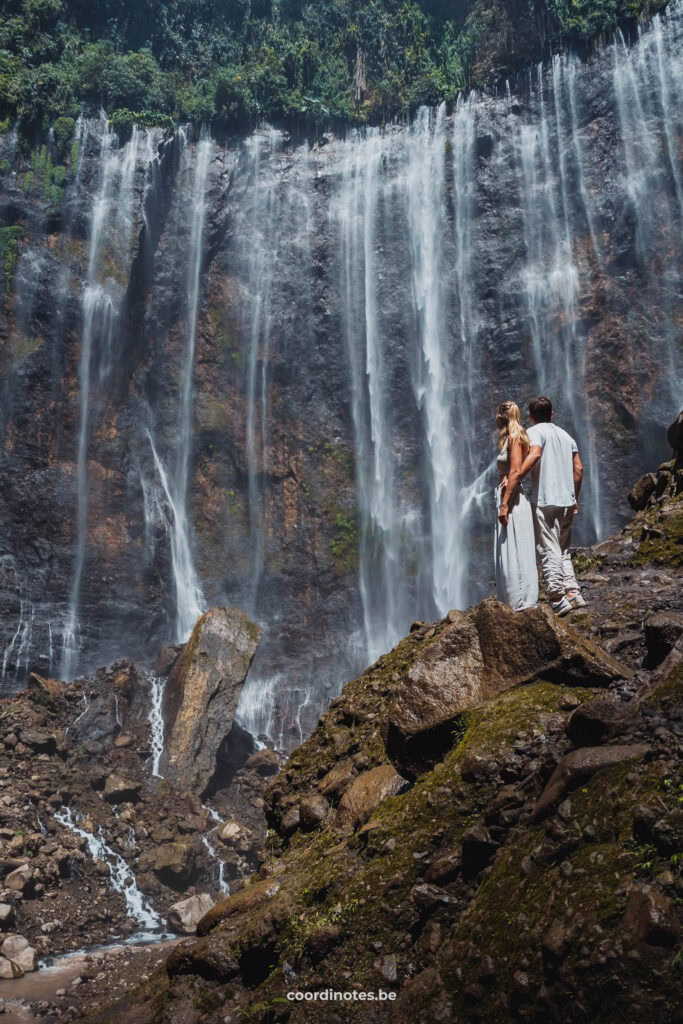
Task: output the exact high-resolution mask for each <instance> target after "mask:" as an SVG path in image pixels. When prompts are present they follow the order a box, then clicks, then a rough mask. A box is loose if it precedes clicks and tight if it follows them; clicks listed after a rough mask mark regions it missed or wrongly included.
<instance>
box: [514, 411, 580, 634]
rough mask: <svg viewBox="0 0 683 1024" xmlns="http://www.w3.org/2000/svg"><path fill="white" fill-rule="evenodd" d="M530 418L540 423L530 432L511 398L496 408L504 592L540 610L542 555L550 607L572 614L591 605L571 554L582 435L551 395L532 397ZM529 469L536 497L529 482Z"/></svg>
mask: <svg viewBox="0 0 683 1024" xmlns="http://www.w3.org/2000/svg"><path fill="white" fill-rule="evenodd" d="M529 416H530V418H531V423H532V426H530V427H529V429H528V430H525V429H524V427H523V426H522V423H521V421H520V417H519V407H518V406H517V405H516V404H515V403H514V402H503V403H502V404H501V405H499V406H498V411H497V413H496V426H497V427H498V431H499V437H498V448H499V452H498V458H497V460H496V465H497V467H498V472H499V473H500V483H499V485H498V487H497V488H496V504H497V507H498V522H497V525H496V544H495V562H496V591H497V594H498V597H499V598H500V600H501V601H505V602H506V603H507V604H509V605H510V607H511V608H513V609H514V610H515V611H519V610H520V609H522V608H532V607H533V606H534V605H535V604H536V603H537V602H538V571H537V569H536V556H537V555H538V560H539V561H540V563H541V567H542V570H543V582H544V583H545V587H546V590H547V592H548V600H549V601H550V606H551V608H552V610H553V611H554V612H555V613H556V614H557V615H566V614H567V613H568V612H570V611H571V610H572V608H581V607H583V605H585V603H586V602H585V601H584V599H583V597H582V596H581V589H580V587H579V584H578V583H577V580H576V576H575V575H574V568H573V566H572V560H571V555H570V553H569V545H570V543H571V534H572V524H573V522H574V516H575V515H576V514H577V512H578V510H579V506H578V497H579V491H580V489H581V480H582V477H583V467H582V465H581V459H580V458H579V451H578V448H577V446H576V441H575V440H574V438H573V437H570V435H569V434H568V433H567V432H566V431H565V430H562V428H561V427H558V426H556V425H555V424H554V423H553V422H552V419H553V407H552V403H551V401H550V399H549V398H545V397H540V398H534V399H532V401H531V402H529ZM528 473H531V481H532V487H531V501H529V500H528V499H527V497H526V495H525V493H524V491H523V490H522V486H521V482H522V480H523V479H524V477H525V476H526V475H527V474H528Z"/></svg>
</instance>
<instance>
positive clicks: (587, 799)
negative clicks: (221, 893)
mask: <svg viewBox="0 0 683 1024" xmlns="http://www.w3.org/2000/svg"><path fill="white" fill-rule="evenodd" d="M681 422H683V421H681V420H680V419H679V421H678V427H675V428H674V432H673V433H672V434H671V435H670V436H671V437H672V439H673V441H675V443H676V447H677V448H678V452H677V453H676V456H675V459H674V460H673V461H672V462H670V463H667V464H665V465H664V466H663V467H661V468H660V470H659V472H658V473H657V474H655V475H654V477H653V481H650V482H649V483H646V484H645V485H644V484H643V483H642V482H641V483H640V484H639V485H638V486H637V487H636V488H635V489H634V492H633V494H632V502H633V503H635V504H638V505H641V506H643V507H641V508H640V510H639V511H638V512H637V513H636V515H635V517H634V518H633V520H632V521H631V523H630V524H629V525H628V526H627V527H626V528H625V530H624V531H623V532H622V533H621V534H619V535H618V536H616V537H614V538H612V539H610V540H609V541H608V542H605V543H602V544H600V545H597V546H596V547H595V548H592V549H586V550H584V551H582V552H580V553H578V555H577V558H576V561H577V567H578V569H579V571H580V574H581V578H582V585H583V587H584V593H585V595H586V597H587V599H588V605H587V607H586V609H582V610H581V611H578V612H574V613H572V615H571V616H570V617H569V619H568V620H564V621H563V622H558V621H557V620H553V618H552V616H551V615H550V612H549V611H548V610H547V608H544V607H543V606H541V607H540V608H538V609H535V610H532V611H529V612H523V613H517V614H516V615H515V614H513V613H510V612H509V611H508V610H506V609H505V608H504V607H503V606H500V605H498V604H497V603H496V602H495V601H492V600H491V599H489V600H486V601H484V602H483V603H482V604H480V605H479V606H477V607H475V608H474V609H472V610H471V611H470V612H468V613H466V614H463V613H454V614H452V615H449V616H448V617H446V618H445V619H442V620H437V621H435V622H428V623H422V622H418V623H415V624H414V627H413V629H412V631H411V633H410V635H409V636H407V637H406V638H405V639H404V640H402V641H401V642H400V643H399V644H398V645H397V646H396V647H395V648H394V649H393V650H392V651H391V652H390V653H388V654H386V655H385V656H383V657H381V658H380V659H379V660H378V661H377V662H376V663H375V664H373V665H372V666H371V667H370V668H369V669H368V670H367V671H366V672H365V673H363V675H362V676H360V677H359V678H358V679H356V680H354V681H353V682H351V683H349V684H348V685H347V686H346V687H345V689H344V691H343V693H342V694H341V696H340V697H338V698H337V699H336V700H334V701H333V702H332V704H331V705H330V708H329V710H328V712H327V713H326V714H325V715H323V717H322V719H321V720H320V722H319V724H318V726H317V727H316V729H315V730H314V731H313V733H312V735H311V736H310V738H309V739H308V740H307V741H306V742H305V743H304V744H303V745H302V746H300V747H299V748H298V749H297V750H295V751H294V752H293V754H292V755H291V757H290V758H289V760H288V762H287V763H286V764H285V765H284V767H283V769H282V771H281V773H280V774H279V775H278V776H277V777H276V778H275V779H274V780H273V781H272V783H271V785H270V786H269V788H268V791H267V793H266V813H267V817H268V821H269V825H270V831H269V833H268V837H267V840H266V843H265V847H264V857H265V859H264V862H263V864H262V865H261V867H260V869H259V871H258V872H257V873H256V874H255V875H254V876H253V877H252V878H251V879H250V881H249V884H248V885H246V886H245V887H244V888H243V889H241V890H240V892H238V893H236V894H234V895H232V896H230V897H229V898H228V899H227V900H224V901H222V902H219V903H218V904H217V905H216V906H215V907H214V908H213V909H212V910H211V911H210V912H209V913H208V914H207V915H206V916H205V917H204V918H203V919H202V920H201V921H200V922H199V925H198V934H199V938H197V939H192V940H188V941H184V942H181V943H180V944H179V945H177V946H176V947H175V949H174V950H173V951H172V953H171V954H170V956H169V957H168V959H167V961H166V965H165V970H163V971H161V972H157V973H156V974H154V975H152V977H151V978H150V979H149V980H147V981H145V982H144V983H143V984H141V985H140V986H139V987H138V988H137V990H135V991H134V992H133V993H132V994H130V995H127V996H124V997H123V998H121V999H118V1000H117V1001H116V1002H114V1003H112V1004H109V1005H107V1006H106V1007H103V1008H100V1009H98V1010H97V1011H95V1012H92V1013H90V1014H89V1015H88V1019H89V1020H91V1021H92V1022H93V1024H95V1022H97V1024H110V1022H113V1021H117V1022H130V1024H152V1022H154V1024H162V1022H163V1024H199V1022H202V1024H205V1022H206V1024H210V1022H211V1024H213V1022H215V1024H218V1022H226V1021H227V1022H236V1021H240V1020H245V1019H249V1020H257V1021H262V1022H264V1024H265V1022H273V1021H285V1020H289V1021H292V1022H295V1021H303V1020H305V1019H307V1018H310V1014H311V1013H315V1019H316V1021H318V1020H319V1021H329V1022H330V1024H333V1022H334V1024H336V1022H340V1021H344V1020H359V1021H364V1022H366V1021H367V1022H372V1021H380V1020H391V1021H396V1022H397V1024H398V1022H401V1024H403V1022H405V1024H408V1022H424V1024H427V1022H430V1024H431V1022H433V1021H444V1022H446V1021H465V1020H466V1021H473V1022H474V1021H482V1022H483V1021H487V1022H491V1021H493V1022H500V1024H502V1022H508V1021H518V1020H521V1021H533V1022H538V1024H540V1022H541V1021H556V1022H558V1024H560V1022H562V1024H565V1022H573V1021H576V1022H577V1024H578V1022H579V1021H586V1020H597V1019H600V1020H602V1021H606V1022H610V1024H611V1022H615V1024H616V1022H618V1021H622V1020H624V1019H627V1020H629V1021H633V1022H641V1021H642V1022H646V1021H651V1020H652V1019H653V1016H654V1018H655V1019H656V1020H657V1021H658V1022H660V1021H661V1022H662V1024H673V1022H674V1021H675V1020H677V1019H678V1017H679V1010H680V1005H681V998H682V995H683V980H682V979H683V975H681V971H680V966H679V965H680V944H681V906H682V902H683V878H682V877H681V853H683V816H682V812H681V808H680V794H681V787H682V786H683V779H681V772H680V767H681V754H683V743H682V738H681V733H682V725H683V587H682V586H681V583H682V581H683V565H682V563H681V554H682V551H683V547H682V544H683V533H682V530H683V487H682V486H681V484H682V482H683V478H682V476H681V455H680V449H681V447H683V446H682V445H681V440H683V439H681V437H680V425H681ZM650 483H652V484H653V486H652V487H650ZM644 491H648V494H647V495H645V497H643V493H644ZM518 630H521V631H523V633H524V634H525V637H526V642H525V641H524V640H521V641H520V639H519V634H518V633H517V631H518ZM516 634H517V635H516ZM531 640H533V642H530V641H531ZM607 648H609V649H610V650H609V651H608V650H607ZM473 652H474V653H473ZM506 664H507V665H509V666H511V668H510V672H509V675H508V678H507V682H508V685H507V686H506V685H505V681H504V677H505V666H506ZM454 665H455V666H457V669H458V672H459V674H460V680H461V682H462V683H463V684H466V685H464V686H461V688H460V691H458V687H457V685H456V686H454V685H452V684H450V685H451V689H450V690H449V679H450V678H451V676H452V674H453V669H454ZM501 680H502V681H501ZM444 685H445V689H444V691H443V692H444V693H445V694H446V695H447V696H448V700H446V701H444V703H443V705H442V707H441V713H440V716H439V715H438V714H437V709H438V702H437V701H434V700H432V699H431V698H430V692H431V691H432V690H435V689H437V688H438V687H443V686H444ZM420 689H422V691H423V692H424V694H425V700H424V702H423V704H422V705H420V701H419V700H418V699H417V694H418V693H419V692H420ZM482 697H483V702H482V700H481V698H482ZM392 736H393V740H392ZM397 736H400V737H402V739H403V742H401V743H397V742H396V737H397ZM408 739H411V740H414V741H415V742H414V743H412V745H411V743H409V742H407V740H408ZM411 780H412V781H411ZM380 989H382V990H383V991H384V992H385V993H387V994H388V995H387V996H386V999H385V1001H384V1002H382V1003H380V1002H379V1001H372V1000H370V999H368V998H366V997H364V996H361V995H360V993H366V992H373V993H378V991H379V990H380ZM328 990H334V991H335V992H346V993H347V995H346V997H345V999H338V1000H335V999H333V998H332V996H331V995H330V994H329V992H328ZM296 992H300V993H302V994H303V993H308V995H306V996H305V998H304V997H303V995H302V996H301V997H300V998H299V999H297V998H296V997H294V998H288V993H296ZM324 993H327V995H325V994H324ZM354 993H355V995H354ZM313 999H314V1000H315V1004H316V1005H315V1007H314V1008H313V1007H311V1006H310V1005H309V1001H312V1000H313ZM361 1001H362V1002H363V1003H364V1005H363V1006H360V1005H359V1003H360V1002H361Z"/></svg>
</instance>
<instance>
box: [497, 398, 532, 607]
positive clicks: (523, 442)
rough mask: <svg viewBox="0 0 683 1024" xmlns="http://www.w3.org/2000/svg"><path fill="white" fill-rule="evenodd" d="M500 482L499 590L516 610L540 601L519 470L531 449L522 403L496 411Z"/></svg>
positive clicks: (528, 508) (508, 404) (504, 404)
mask: <svg viewBox="0 0 683 1024" xmlns="http://www.w3.org/2000/svg"><path fill="white" fill-rule="evenodd" d="M496 426H497V427H498V458H497V459H496V465H497V467H498V472H499V474H500V483H499V485H498V487H497V488H496V505H497V507H498V522H497V524H496V543H495V561H496V593H497V595H498V598H499V600H501V601H505V603H506V604H509V605H510V607H511V608H513V609H514V610H515V611H520V610H521V609H522V608H533V606H534V605H535V604H536V603H537V602H538V572H537V569H536V541H535V537H534V520H533V515H532V511H531V505H530V504H529V501H528V499H527V497H526V495H525V494H524V491H523V490H522V487H521V481H520V478H519V471H520V469H521V466H522V462H523V461H524V459H525V457H526V455H527V454H528V452H529V438H528V437H527V433H526V431H525V429H524V427H523V426H522V423H521V421H520V418H519V406H517V405H516V404H515V403H514V402H502V403H501V404H500V405H499V406H498V409H497V411H496Z"/></svg>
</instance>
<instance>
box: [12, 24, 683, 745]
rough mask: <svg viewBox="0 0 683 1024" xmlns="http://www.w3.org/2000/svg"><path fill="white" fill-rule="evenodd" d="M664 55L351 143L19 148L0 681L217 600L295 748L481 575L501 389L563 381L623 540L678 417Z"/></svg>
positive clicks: (549, 388) (155, 138)
mask: <svg viewBox="0 0 683 1024" xmlns="http://www.w3.org/2000/svg"><path fill="white" fill-rule="evenodd" d="M680 35H681V6H680V4H677V5H674V6H672V7H671V8H670V9H669V12H668V14H666V15H664V16H662V17H661V18H655V19H654V20H653V21H652V22H651V23H650V25H649V26H648V27H647V28H646V29H644V31H643V33H642V36H641V38H640V39H639V40H638V41H637V42H636V43H635V45H634V46H633V47H627V46H626V45H625V43H624V41H623V40H622V39H621V38H617V39H616V40H615V42H614V44H613V45H612V46H609V47H607V48H606V49H605V50H603V51H602V52H600V53H597V54H595V56H593V57H592V58H591V59H590V60H589V61H588V62H587V63H581V62H579V61H578V60H577V59H575V58H572V57H557V58H555V60H554V61H553V62H552V64H551V65H548V66H545V67H539V68H533V69H531V70H530V71H529V72H528V74H526V75H523V76H521V77H520V78H519V79H518V80H517V81H516V82H515V83H511V85H510V89H509V91H508V92H507V95H502V96H500V97H498V98H494V97H477V96H471V97H470V98H469V99H468V100H466V101H461V102H459V104H458V106H457V107H456V109H455V110H454V111H453V112H451V113H448V112H447V111H446V110H444V109H443V108H442V109H439V110H426V109H424V110H422V111H420V112H419V114H418V115H417V117H416V118H415V119H414V121H412V122H411V123H410V124H397V125H394V126H391V127H388V128H387V129H385V130H381V131H380V130H368V131H367V132H366V133H363V134H355V133H352V134H350V135H349V136H348V137H347V138H345V139H337V138H332V137H330V136H323V137H322V138H320V139H318V140H315V141H313V140H309V141H305V140H303V139H300V138H297V137H296V136H295V135H286V134H284V133H282V132H280V131H276V130H274V129H267V130H266V129H264V130H263V131H259V132H257V133H255V134H254V135H253V136H251V137H250V138H247V139H245V140H223V141H218V140H214V139H210V138H207V137H202V138H201V139H198V140H192V139H190V138H189V137H188V136H187V135H186V133H184V132H183V131H180V130H179V131H178V132H177V133H176V134H175V135H174V136H173V137H172V138H163V137H162V136H161V134H160V133H159V132H158V131H155V130H149V131H144V130H136V131H134V133H133V135H132V137H131V138H130V139H129V140H128V141H124V142H120V141H119V140H117V139H116V138H115V136H113V135H112V133H111V132H110V130H109V129H108V128H107V126H106V124H105V123H104V122H98V121H82V122H79V123H78V124H77V125H76V127H75V130H74V137H73V139H72V140H71V141H70V143H69V147H70V149H69V148H67V151H66V152H65V151H64V149H63V148H61V149H60V150H59V151H58V148H57V144H56V142H55V139H54V138H53V137H52V136H51V137H50V138H49V139H47V140H46V145H45V149H44V150H43V151H37V152H36V153H34V154H33V155H32V156H28V155H26V154H24V153H23V152H22V151H21V148H20V146H19V145H18V143H17V138H16V135H15V134H14V133H13V132H11V131H10V132H8V133H7V134H6V135H5V136H3V137H2V139H0V147H1V150H2V152H1V153H0V159H2V161H3V164H2V166H3V167H4V172H3V177H2V185H1V189H2V191H1V199H0V211H1V214H2V222H3V224H4V225H5V226H4V227H3V228H2V252H3V260H4V266H3V271H4V281H3V284H4V301H3V305H2V313H1V319H0V346H1V347H0V387H1V388H2V392H1V393H2V408H1V414H0V436H1V438H2V453H1V455H0V509H1V512H0V602H1V604H2V612H3V614H2V625H1V626H0V631H1V633H0V652H2V653H1V654H0V657H2V661H1V662H0V668H1V671H2V676H3V680H2V686H3V688H5V689H12V688H15V687H17V686H19V685H20V684H21V682H22V680H23V678H24V676H25V673H26V671H27V670H28V669H33V668H35V669H37V670H43V671H48V670H49V671H50V672H53V673H61V674H62V675H63V676H64V677H72V676H74V675H76V674H77V673H78V672H80V671H84V670H85V669H86V668H88V667H90V666H92V665H93V664H95V663H102V662H103V661H106V660H108V659H109V660H111V659H113V658H114V657H116V656H120V655H122V654H127V655H131V656H134V657H137V658H141V657H142V658H144V657H149V656H150V655H151V652H153V651H154V650H155V649H156V647H158V646H159V645H160V644H161V643H162V642H166V641H168V640H174V639H176V640H177V639H186V636H187V634H188V632H189V627H190V626H191V624H192V621H193V620H194V618H195V617H196V614H197V612H198V611H200V610H202V608H204V607H206V606H208V605H209V604H219V603H220V604H224V603H229V604H232V605H235V606H237V607H242V608H244V609H245V610H247V611H248V612H249V613H250V614H251V615H252V616H253V617H256V618H257V619H258V620H259V621H260V622H262V623H263V624H264V625H265V627H266V637H265V640H264V644H263V650H262V652H259V655H258V656H257V660H256V662H255V664H254V670H253V680H252V682H251V684H250V686H248V689H247V692H246V694H245V695H244V699H243V702H242V706H241V710H240V715H241V718H242V720H243V722H244V723H245V724H247V725H248V726H249V727H250V728H251V729H252V730H254V731H255V732H266V733H268V734H269V735H271V736H272V737H273V738H274V739H275V740H276V741H277V742H278V744H280V745H282V746H290V745H292V744H293V743H294V742H297V741H298V740H299V739H300V738H301V736H302V735H303V734H305V733H307V732H308V731H309V730H310V727H311V726H312V724H313V723H314V722H315V720H316V719H317V716H318V713H319V710H320V707H321V705H322V704H323V703H324V702H325V701H326V699H327V698H329V696H330V694H331V693H332V692H333V691H336V690H337V689H338V688H339V686H340V684H341V682H342V681H343V680H344V678H346V677H348V676H349V675H350V674H351V673H352V670H353V669H355V668H357V667H358V666H359V665H360V664H361V662H362V663H366V662H367V659H368V656H370V657H372V656H374V655H376V654H377V653H379V652H380V651H382V650H385V649H387V648H388V647H389V646H391V644H392V643H393V642H394V641H395V640H396V638H397V637H398V636H400V635H402V634H403V632H405V630H406V628H407V626H408V625H409V623H410V621H411V619H412V618H414V617H416V616H418V615H419V616H422V617H425V618H427V617H434V616H435V615H436V614H437V613H443V612H445V611H446V610H448V608H450V607H454V606H461V607H464V606H465V605H467V604H468V603H471V602H472V601H474V600H475V599H477V598H478V597H480V596H481V595H482V593H483V592H485V591H486V590H487V589H488V585H489V577H490V573H491V568H490V559H489V548H490V532H491V516H492V500H491V497H490V493H491V490H492V488H493V484H494V480H493V479H492V477H491V470H490V463H491V459H492V456H493V447H494V446H493V439H492V432H491V426H492V414H493V409H494V407H495V405H496V403H497V402H498V401H500V400H502V399H503V398H507V397H514V398H517V399H518V400H519V402H520V404H523V403H524V401H525V399H527V398H528V397H530V396H531V394H532V393H534V392H538V391H539V390H542V391H546V392H549V393H550V394H551V395H552V397H553V399H554V401H555V404H556V409H557V413H556V415H557V419H558V422H561V423H562V424H563V425H565V426H567V428H568V429H570V430H571V431H572V432H573V433H575V435H576V436H577V438H578V440H579V445H580V448H581V451H582V454H583V457H584V461H585V463H586V465H587V479H586V488H585V492H584V493H585V498H584V501H583V509H582V517H581V528H580V529H581V533H582V539H584V540H588V539H593V538H595V537H599V536H601V535H603V536H604V535H606V533H607V532H608V531H609V530H611V529H613V528H614V527H615V526H616V525H617V524H618V523H619V521H620V518H621V515H622V511H623V502H622V494H623V492H624V489H625V486H626V485H627V484H628V483H629V482H630V481H631V480H632V479H633V478H634V477H635V476H637V475H638V474H639V473H640V472H641V471H642V468H643V467H644V466H645V465H646V464H647V465H651V464H652V462H653V459H656V454H657V453H656V448H657V445H658V444H659V441H658V440H655V439H658V438H659V436H660V433H661V434H662V437H663V431H661V429H660V428H661V427H663V426H664V425H665V424H666V423H668V422H669V420H670V419H671V418H672V416H673V415H674V414H675V413H676V412H677V411H678V408H679V407H680V394H681V385H682V381H681V370H680V367H681V360H680V353H681V349H680V331H679V329H678V327H677V321H676V316H677V305H676V303H677V297H678V294H679V291H680V277H679V276H678V275H679V268H678V264H677V258H676V257H677V252H678V247H679V244H680V231H681V224H682V219H681V199H682V197H683V186H682V178H681V172H680V163H679V160H678V154H679V151H680V142H681V135H680V130H681V129H680V122H677V120H676V116H677V113H676V112H677V111H678V110H680V109H681V106H682V101H683V96H681V65H680V57H679V53H680ZM59 145H60V146H62V144H61V143H60V144H59ZM653 449H654V450H653ZM646 450H648V456H647V458H646V457H645V455H644V452H645V451H646ZM665 454H666V451H665V449H664V450H663V451H662V456H664V455H665Z"/></svg>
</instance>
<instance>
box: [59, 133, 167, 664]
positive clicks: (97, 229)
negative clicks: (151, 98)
mask: <svg viewBox="0 0 683 1024" xmlns="http://www.w3.org/2000/svg"><path fill="white" fill-rule="evenodd" d="M116 146H117V138H116V135H115V134H114V133H113V131H112V130H111V127H110V125H109V122H108V121H107V120H106V119H103V122H102V138H101V143H100V157H99V170H100V182H99V189H98V191H97V193H96V195H95V199H94V204H93V208H92V215H91V224H90V248H89V253H88V270H87V278H86V283H85V290H84V293H83V298H82V315H83V323H82V332H81V354H80V362H79V370H78V382H79V392H80V394H79V403H80V418H79V428H78V454H77V461H76V480H77V495H78V508H77V516H76V530H77V533H76V558H75V564H74V570H73V577H72V584H71V595H70V599H69V610H68V615H67V620H66V624H65V626H64V631H63V636H62V662H61V667H60V674H61V676H62V678H63V679H72V678H73V676H74V674H75V672H76V668H77V665H78V656H79V650H80V630H81V626H80V622H79V615H80V605H81V587H82V581H83V572H84V569H85V561H86V549H87V543H88V508H89V475H88V440H89V430H90V416H91V397H92V388H93V384H94V380H93V376H94V370H95V369H97V373H98V382H99V383H100V384H102V383H104V381H105V380H106V378H107V375H108V373H109V371H110V369H111V364H112V356H113V352H112V344H113V337H114V331H115V326H116V318H117V314H118V310H119V306H120V303H121V298H122V289H121V287H120V285H118V284H117V282H116V281H115V280H114V279H113V278H112V276H111V272H110V270H109V269H108V266H107V263H106V260H107V259H109V260H110V261H118V262H119V263H120V264H121V265H122V267H124V268H125V269H126V270H127V266H128V263H129V260H130V255H131V244H132V225H133V207H134V202H135V189H134V176H135V172H136V170H137V167H138V164H139V162H140V161H142V163H143V166H144V167H145V168H147V167H148V166H149V164H150V163H151V161H152V158H153V153H152V142H151V135H150V133H149V132H146V133H141V132H140V131H139V130H138V129H137V128H133V132H132V135H131V138H130V140H129V142H127V143H126V145H125V146H124V147H123V148H122V149H121V150H119V149H117V148H116Z"/></svg>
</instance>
